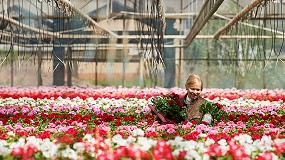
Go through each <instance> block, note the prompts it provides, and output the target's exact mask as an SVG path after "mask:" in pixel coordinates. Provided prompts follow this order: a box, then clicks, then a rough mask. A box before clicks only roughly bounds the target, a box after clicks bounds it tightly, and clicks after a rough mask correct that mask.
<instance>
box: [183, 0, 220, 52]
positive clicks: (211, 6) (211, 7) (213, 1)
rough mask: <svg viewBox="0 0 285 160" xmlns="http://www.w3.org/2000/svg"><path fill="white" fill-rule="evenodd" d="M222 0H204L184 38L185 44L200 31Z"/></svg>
mask: <svg viewBox="0 0 285 160" xmlns="http://www.w3.org/2000/svg"><path fill="white" fill-rule="evenodd" d="M223 1H224V0H206V1H205V3H204V4H203V6H202V8H201V10H200V12H199V14H198V16H197V18H196V19H195V22H194V24H193V26H192V27H191V29H190V32H189V34H188V35H187V37H186V39H185V46H188V45H190V44H191V43H192V41H193V40H194V38H195V37H196V36H197V34H198V33H199V32H200V31H201V29H202V28H203V27H204V26H205V24H206V23H207V22H208V21H209V19H210V18H211V17H212V15H213V14H214V13H215V12H216V11H217V9H218V8H219V7H220V5H221V4H222V3H223Z"/></svg>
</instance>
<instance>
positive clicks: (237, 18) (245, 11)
mask: <svg viewBox="0 0 285 160" xmlns="http://www.w3.org/2000/svg"><path fill="white" fill-rule="evenodd" d="M264 1H265V0H254V1H253V2H252V3H251V4H249V5H248V6H247V7H245V8H244V9H242V10H241V11H240V12H239V13H238V14H237V15H236V16H235V17H234V18H233V19H231V20H230V21H229V22H228V23H227V24H226V25H225V26H224V27H222V28H221V29H219V30H218V31H217V32H216V34H215V36H214V38H215V39H218V38H219V37H220V36H221V35H222V34H226V33H227V32H228V31H229V30H230V29H231V28H233V27H234V26H235V25H236V24H237V23H238V22H240V21H242V20H244V19H245V18H246V17H247V15H248V13H250V12H251V11H252V10H253V9H254V8H255V7H258V6H259V5H260V4H261V3H262V2H264Z"/></svg>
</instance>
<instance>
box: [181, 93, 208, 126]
mask: <svg viewBox="0 0 285 160" xmlns="http://www.w3.org/2000/svg"><path fill="white" fill-rule="evenodd" d="M186 96H187V94H186V95H185V96H184V97H183V98H182V99H181V100H182V101H183V103H184V104H185V105H186V106H187V109H186V113H187V119H186V121H193V120H195V121H196V123H197V124H200V123H201V121H202V118H203V116H204V115H203V114H202V113H200V112H199V107H200V105H201V104H203V103H204V102H205V101H206V99H204V98H202V97H200V96H199V97H198V98H197V99H196V100H195V101H194V102H193V103H191V104H187V103H186Z"/></svg>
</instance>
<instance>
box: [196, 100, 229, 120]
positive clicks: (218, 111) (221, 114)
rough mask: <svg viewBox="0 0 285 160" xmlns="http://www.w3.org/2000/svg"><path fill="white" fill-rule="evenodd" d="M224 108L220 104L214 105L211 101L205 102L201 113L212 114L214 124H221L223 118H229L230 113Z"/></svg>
mask: <svg viewBox="0 0 285 160" xmlns="http://www.w3.org/2000/svg"><path fill="white" fill-rule="evenodd" d="M222 108H223V106H222V105H221V104H219V103H213V102H210V101H205V102H204V103H203V104H202V105H201V106H200V107H199V111H200V112H201V113H202V114H206V113H209V114H211V116H212V118H213V119H214V121H213V123H215V122H220V121H222V120H223V118H226V117H228V113H227V112H226V111H224V110H223V109H222Z"/></svg>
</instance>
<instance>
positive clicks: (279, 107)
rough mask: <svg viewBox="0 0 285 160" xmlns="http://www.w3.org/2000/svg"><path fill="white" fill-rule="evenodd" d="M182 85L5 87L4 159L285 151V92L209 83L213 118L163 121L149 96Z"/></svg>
mask: <svg viewBox="0 0 285 160" xmlns="http://www.w3.org/2000/svg"><path fill="white" fill-rule="evenodd" d="M169 94H171V95H175V96H178V97H182V96H184V94H185V89H183V88H170V89H166V88H145V89H142V88H137V87H133V88H113V87H105V88H85V89H84V88H77V87H72V88H67V87H37V88H13V87H2V88H0V124H1V125H0V141H1V143H0V158H1V159H8V160H9V159H11V160H12V159H26V160H28V159H29V160H31V159H50V160H52V159H98V160H100V159H124V158H125V159H157V160H158V159H170V160H171V159H173V160H174V159H256V160H262V159H284V158H285V129H284V128H285V121H284V118H285V103H284V101H285V92H284V90H281V89H279V90H278V89H276V90H238V89H204V90H203V93H202V96H203V97H204V98H206V99H208V100H209V101H210V102H211V103H210V104H209V105H205V106H204V108H203V110H205V111H206V110H207V109H209V107H213V104H215V106H216V107H217V108H216V109H217V110H216V111H218V112H215V113H217V115H215V117H216V118H215V119H216V121H215V123H214V124H211V125H205V124H200V125H197V124H196V123H194V122H187V121H181V122H179V123H166V124H159V123H158V122H157V121H156V120H155V115H154V114H152V113H151V111H150V109H149V107H148V104H149V103H151V99H153V98H154V97H157V96H161V95H169Z"/></svg>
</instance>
